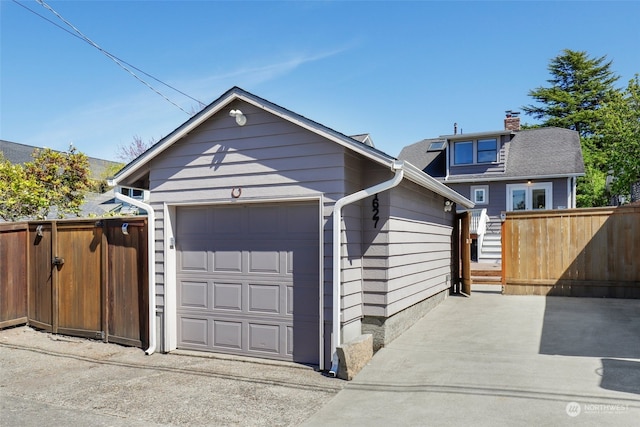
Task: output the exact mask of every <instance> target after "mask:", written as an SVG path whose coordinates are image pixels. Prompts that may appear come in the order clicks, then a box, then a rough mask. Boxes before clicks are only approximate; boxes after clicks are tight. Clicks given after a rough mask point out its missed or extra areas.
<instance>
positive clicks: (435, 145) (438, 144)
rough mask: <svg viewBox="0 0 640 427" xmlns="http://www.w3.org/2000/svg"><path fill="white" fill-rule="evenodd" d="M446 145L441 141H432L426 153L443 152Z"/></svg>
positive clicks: (444, 141)
mask: <svg viewBox="0 0 640 427" xmlns="http://www.w3.org/2000/svg"><path fill="white" fill-rule="evenodd" d="M446 143H447V141H446V140H444V139H443V140H441V141H434V142H432V143H431V144H429V148H428V149H427V151H442V150H444V146H445V144H446Z"/></svg>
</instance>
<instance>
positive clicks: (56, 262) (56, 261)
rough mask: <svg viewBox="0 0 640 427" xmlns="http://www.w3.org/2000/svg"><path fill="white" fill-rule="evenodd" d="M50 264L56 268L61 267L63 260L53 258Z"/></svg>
mask: <svg viewBox="0 0 640 427" xmlns="http://www.w3.org/2000/svg"><path fill="white" fill-rule="evenodd" d="M51 263H52V264H53V265H57V266H58V267H61V266H62V264H64V258H60V257H53V260H52V261H51Z"/></svg>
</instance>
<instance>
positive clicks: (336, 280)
mask: <svg viewBox="0 0 640 427" xmlns="http://www.w3.org/2000/svg"><path fill="white" fill-rule="evenodd" d="M404 167H405V163H404V162H402V161H398V160H395V161H394V162H393V163H392V164H391V170H392V171H394V172H395V175H394V176H393V178H391V179H390V180H388V181H384V182H381V183H380V184H377V185H374V186H372V187H369V188H366V189H364V190H360V191H358V192H356V193H353V194H350V195H348V196H344V197H343V198H341V199H339V200H338V201H336V203H335V205H334V207H333V325H332V332H331V335H332V340H331V354H332V358H331V369H330V370H329V375H330V376H332V377H335V376H337V374H338V352H337V348H338V347H339V346H340V344H341V339H340V323H341V322H340V320H341V319H340V318H341V309H340V293H341V292H340V291H341V285H342V283H341V281H340V276H341V273H342V268H341V266H340V262H341V260H342V251H341V245H342V208H343V207H344V206H346V205H348V204H351V203H354V202H357V201H359V200H362V199H364V198H367V197H369V196H372V195H374V194H376V193H380V192H382V191H387V190H389V189H391V188H393V187H395V186H397V185H398V184H400V182H401V181H402V178H403V177H404Z"/></svg>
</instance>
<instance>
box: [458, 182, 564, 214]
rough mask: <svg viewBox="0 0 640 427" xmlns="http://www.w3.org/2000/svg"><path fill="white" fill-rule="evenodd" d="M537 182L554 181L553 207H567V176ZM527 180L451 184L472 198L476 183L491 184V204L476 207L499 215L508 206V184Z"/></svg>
mask: <svg viewBox="0 0 640 427" xmlns="http://www.w3.org/2000/svg"><path fill="white" fill-rule="evenodd" d="M531 182H532V183H536V182H551V183H553V208H554V209H558V207H559V206H564V207H567V197H568V194H567V178H555V179H542V180H532V181H531ZM526 183H527V181H489V182H486V181H484V182H482V181H478V182H475V183H461V184H449V183H447V186H449V187H451V188H452V189H453V190H455V191H457V192H458V193H460V194H461V195H463V196H464V197H466V198H468V199H471V187H472V186H475V185H488V186H489V204H488V205H476V209H482V208H487V214H488V215H489V216H499V215H500V213H501V212H502V211H505V210H506V208H507V184H526Z"/></svg>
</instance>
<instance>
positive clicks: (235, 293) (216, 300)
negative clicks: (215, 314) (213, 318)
mask: <svg viewBox="0 0 640 427" xmlns="http://www.w3.org/2000/svg"><path fill="white" fill-rule="evenodd" d="M213 308H214V309H218V310H235V311H242V283H214V284H213Z"/></svg>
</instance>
